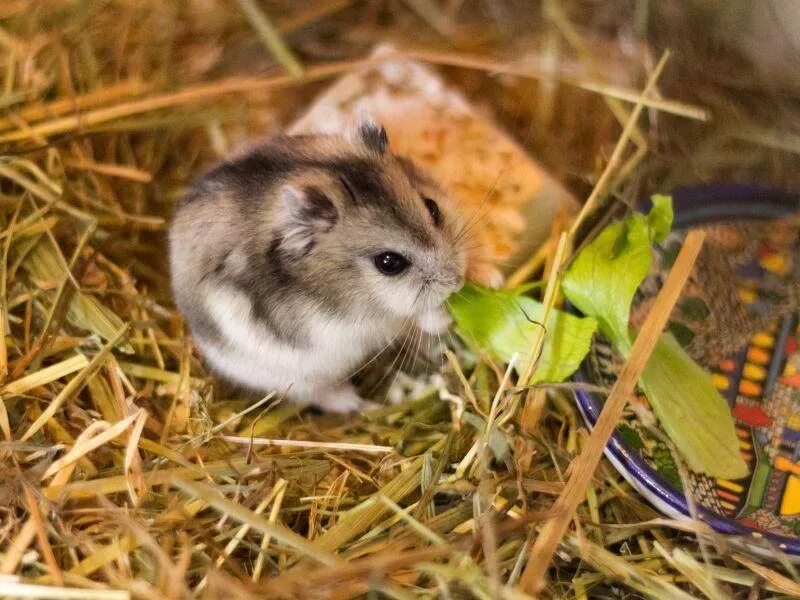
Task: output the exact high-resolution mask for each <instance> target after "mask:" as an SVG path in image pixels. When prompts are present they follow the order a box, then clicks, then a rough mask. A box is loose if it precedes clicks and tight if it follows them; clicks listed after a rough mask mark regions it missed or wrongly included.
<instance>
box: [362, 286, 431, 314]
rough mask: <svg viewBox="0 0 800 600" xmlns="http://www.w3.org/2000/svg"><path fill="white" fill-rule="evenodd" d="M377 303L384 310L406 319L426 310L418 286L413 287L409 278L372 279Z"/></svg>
mask: <svg viewBox="0 0 800 600" xmlns="http://www.w3.org/2000/svg"><path fill="white" fill-rule="evenodd" d="M371 287H372V289H373V290H374V293H375V295H376V297H377V299H378V301H379V302H380V303H381V304H382V305H383V306H385V307H386V310H387V311H388V312H389V313H391V314H394V315H398V316H401V317H406V316H409V315H416V314H419V313H420V312H421V311H422V310H424V309H425V308H426V306H423V303H424V301H425V299H424V298H422V297H421V294H420V284H417V285H414V282H413V280H412V279H411V278H410V277H407V276H406V277H403V276H400V277H385V276H378V277H376V278H374V281H373V282H372V285H371Z"/></svg>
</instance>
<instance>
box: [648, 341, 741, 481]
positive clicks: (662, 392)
mask: <svg viewBox="0 0 800 600" xmlns="http://www.w3.org/2000/svg"><path fill="white" fill-rule="evenodd" d="M639 384H640V385H641V388H642V391H643V392H644V394H645V396H647V399H648V400H649V402H650V405H651V406H652V407H653V412H655V414H656V416H657V417H658V420H659V422H660V423H661V426H662V427H663V428H664V431H665V432H666V434H667V436H669V439H670V440H672V443H674V444H675V447H676V448H678V450H679V451H680V453H681V455H682V456H683V458H684V459H685V460H686V464H687V465H689V468H690V469H692V470H693V471H697V472H701V473H707V474H709V475H712V476H714V477H722V478H725V479H740V478H742V477H746V476H747V473H748V469H747V464H746V463H745V462H744V460H742V457H741V455H740V454H739V440H738V439H737V437H736V431H735V430H734V425H733V419H732V418H731V411H730V409H729V408H728V403H727V402H725V399H724V398H723V397H722V396H720V394H719V392H717V389H716V388H715V387H714V385H713V384H712V383H711V378H710V377H709V375H708V373H707V372H706V371H704V370H703V369H702V368H701V367H700V365H698V364H697V363H696V362H695V361H694V360H692V357H691V356H689V355H688V354H687V353H686V351H685V350H684V349H683V348H682V347H681V345H680V344H679V343H678V341H677V340H676V339H675V338H674V337H673V336H672V335H671V334H669V333H665V334H664V335H662V336H661V338H660V339H659V340H658V343H657V344H656V347H655V349H654V350H653V354H652V355H651V356H650V360H649V361H648V362H647V366H646V367H645V370H644V373H642V377H641V379H640V380H639Z"/></svg>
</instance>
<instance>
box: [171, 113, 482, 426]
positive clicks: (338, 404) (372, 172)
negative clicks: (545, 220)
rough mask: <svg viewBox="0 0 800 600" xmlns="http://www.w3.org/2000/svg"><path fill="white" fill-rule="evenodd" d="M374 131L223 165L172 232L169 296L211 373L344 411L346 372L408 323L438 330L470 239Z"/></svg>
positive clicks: (442, 197) (280, 143)
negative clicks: (171, 295) (170, 289)
mask: <svg viewBox="0 0 800 600" xmlns="http://www.w3.org/2000/svg"><path fill="white" fill-rule="evenodd" d="M468 229H469V228H468V227H466V225H465V223H464V222H463V220H462V217H461V215H460V214H459V211H458V208H457V206H456V205H455V203H454V202H453V200H451V199H450V198H448V196H447V195H446V194H445V193H444V192H443V191H442V189H441V188H440V187H439V186H437V184H436V183H435V182H434V181H433V180H431V179H430V178H429V177H428V176H426V175H425V174H424V173H423V172H422V171H420V170H419V169H418V168H417V167H416V166H415V165H414V164H412V163H411V162H410V161H409V160H407V159H405V158H402V157H399V156H395V155H394V154H393V153H392V152H391V149H390V148H389V141H388V139H387V135H386V131H385V130H384V129H383V127H381V126H379V125H377V124H375V123H373V122H371V121H365V122H362V123H361V124H360V125H358V126H356V127H354V128H353V130H352V131H350V132H347V133H345V134H343V135H310V136H309V135H305V136H294V137H288V136H287V137H279V138H276V139H273V140H271V141H267V142H265V143H263V144H260V145H257V146H255V147H254V148H252V149H250V150H248V151H246V152H244V153H241V154H239V155H238V156H235V157H233V158H231V159H229V160H227V161H224V162H222V163H221V164H219V165H218V166H216V167H215V168H213V169H212V170H211V171H210V172H208V173H207V174H205V175H204V176H202V177H201V178H200V179H199V180H198V181H197V182H196V183H195V184H194V186H193V187H192V188H191V189H190V191H189V192H188V194H187V195H186V196H185V197H184V198H183V199H182V200H181V202H180V204H179V206H178V208H177V211H176V214H175V216H174V219H173V222H172V225H171V228H170V264H171V278H172V287H173V293H174V298H175V301H176V303H177V306H178V308H179V309H180V311H181V312H182V313H183V315H184V317H185V319H186V321H187V323H188V325H189V328H190V330H191V333H192V335H193V337H194V340H195V342H196V344H197V346H198V347H199V349H200V351H201V353H202V355H203V356H204V358H205V361H206V363H207V364H208V365H209V366H210V367H211V370H212V371H214V372H216V373H218V374H219V375H221V376H223V377H224V378H226V379H228V380H230V381H231V382H233V383H236V384H240V385H242V386H244V387H247V388H250V389H253V390H258V391H268V390H276V391H277V392H279V393H285V394H286V395H287V397H288V398H289V399H291V400H293V401H295V402H297V403H300V404H313V405H316V406H317V407H320V408H321V409H323V410H326V411H331V412H351V411H355V410H358V409H359V408H360V407H361V406H362V402H363V401H362V400H361V398H360V397H359V396H358V394H357V392H356V391H355V389H354V388H353V387H352V386H351V385H350V384H349V378H350V376H351V375H352V374H353V373H354V372H355V371H357V370H358V369H359V368H360V367H361V366H363V364H364V363H365V362H367V361H368V360H369V359H371V358H372V357H373V356H374V355H376V354H377V353H379V352H380V351H381V350H382V349H385V348H386V347H387V345H389V344H391V343H392V341H393V340H395V339H397V338H398V337H400V336H402V335H405V334H407V332H408V330H409V329H410V328H411V327H419V328H420V329H422V330H423V331H426V332H430V333H435V332H437V331H441V330H442V329H444V328H446V327H447V325H448V322H449V320H448V318H447V316H446V314H445V313H444V311H443V310H442V305H443V303H444V301H445V300H446V298H447V297H448V296H449V295H450V294H451V293H453V292H455V291H457V290H458V289H460V288H461V287H462V285H463V283H464V274H465V270H466V263H467V254H468V250H469V242H468V240H467V230H468Z"/></svg>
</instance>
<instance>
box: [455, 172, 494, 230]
mask: <svg viewBox="0 0 800 600" xmlns="http://www.w3.org/2000/svg"><path fill="white" fill-rule="evenodd" d="M502 176H503V171H500V172H499V173H498V174H497V177H495V178H494V181H493V182H492V186H491V187H490V188H489V189H488V190H486V193H485V194H484V195H483V198H481V201H480V202H479V203H478V206H476V207H475V209H474V210H473V214H472V215H471V216H470V217H468V218H467V221H466V224H465V225H464V226H463V227H462V228H461V231H460V232H458V233H457V234H456V236H455V242H458V240H459V239H460V238H461V236H462V235H464V234H465V233H466V230H468V227H472V226H474V224H475V223H477V222H479V220H480V216H481V214H480V211H481V209H482V208H483V207H484V205H485V204H486V201H487V200H488V199H489V197H490V196H491V195H492V194H493V193H494V191H495V190H496V189H497V186H498V184H499V183H500V178H501V177H502ZM489 208H491V207H487V211H486V212H488V209H489Z"/></svg>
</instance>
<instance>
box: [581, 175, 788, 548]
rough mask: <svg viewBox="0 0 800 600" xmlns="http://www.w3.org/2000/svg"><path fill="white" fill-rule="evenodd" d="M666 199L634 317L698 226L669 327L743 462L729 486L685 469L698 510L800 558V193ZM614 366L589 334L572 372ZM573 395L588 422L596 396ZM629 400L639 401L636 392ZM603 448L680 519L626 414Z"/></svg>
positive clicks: (743, 190)
mask: <svg viewBox="0 0 800 600" xmlns="http://www.w3.org/2000/svg"><path fill="white" fill-rule="evenodd" d="M673 202H674V207H675V226H674V232H673V234H671V235H670V236H669V237H668V239H667V240H666V241H665V242H664V243H663V244H662V245H661V246H659V247H658V248H657V251H656V259H655V260H654V266H653V269H652V271H651V274H650V276H649V277H648V278H647V280H646V281H645V283H644V284H643V285H642V287H641V289H640V292H639V294H638V295H637V298H636V301H635V303H634V304H635V306H634V310H633V312H632V321H633V322H634V324H637V321H638V322H641V320H642V319H643V318H644V316H645V315H646V314H647V311H648V309H649V304H650V302H651V301H652V298H653V297H654V296H655V294H656V293H657V291H658V289H659V288H660V285H661V283H662V282H663V279H664V277H665V275H666V273H667V272H668V270H669V267H670V266H671V262H672V260H674V258H675V256H676V255H677V251H678V249H679V248H680V244H681V241H682V238H683V237H684V236H685V233H686V231H687V230H688V229H691V228H694V227H703V228H704V229H705V230H706V232H707V238H706V246H705V248H704V250H703V253H702V254H701V257H700V259H699V261H698V264H697V265H696V267H695V271H694V273H693V274H692V277H691V279H690V282H689V284H688V285H687V286H686V288H685V289H684V292H683V295H682V297H681V299H680V300H679V302H678V305H677V307H676V309H675V311H674V312H673V314H672V315H671V317H670V323H669V329H670V331H671V332H672V333H673V334H674V335H675V337H676V338H677V339H678V341H679V342H681V344H682V345H683V346H684V347H685V348H686V350H687V351H688V352H689V353H690V354H691V355H692V356H693V357H694V358H695V360H697V361H698V362H699V363H700V364H702V365H704V366H705V367H706V368H707V369H708V370H709V371H710V372H711V374H712V375H711V376H712V379H713V382H714V384H715V385H716V387H717V389H718V390H719V391H720V393H721V394H722V395H723V396H724V397H725V398H726V400H727V401H728V403H729V404H730V406H731V411H732V414H733V417H734V420H735V424H736V432H737V435H738V436H739V440H740V451H741V453H742V457H743V458H744V459H745V460H746V461H747V463H748V465H749V466H750V474H749V475H748V477H746V478H744V479H741V480H737V481H728V480H723V479H714V478H711V477H708V476H705V475H703V474H698V473H689V478H688V482H689V486H690V492H691V496H692V498H693V499H694V500H695V504H696V506H697V515H698V517H700V518H701V519H702V520H704V521H706V522H707V523H708V524H709V525H711V526H712V527H713V528H714V529H715V530H717V531H719V532H721V533H726V534H735V535H739V536H746V537H747V539H746V540H745V541H746V545H747V546H748V547H749V548H751V549H753V550H756V551H758V550H759V549H761V550H762V551H769V550H770V549H773V548H778V549H780V550H782V551H784V552H785V553H787V554H790V555H794V556H796V557H800V318H798V316H799V313H798V306H800V218H798V216H800V195H798V194H794V193H789V192H785V191H781V190H775V189H769V188H763V187H756V186H740V185H732V186H731V185H722V186H720V185H715V186H700V187H695V188H688V189H683V190H677V191H676V192H675V193H674V194H673ZM620 366H621V362H620V358H619V357H618V356H616V355H615V353H614V352H613V351H612V349H611V348H610V346H609V345H608V343H607V342H605V341H603V340H597V341H596V342H595V344H594V345H593V348H592V351H591V353H590V355H589V357H588V358H587V360H586V361H585V362H584V365H583V367H582V369H581V372H580V374H579V376H578V379H579V380H581V381H584V382H591V383H596V384H600V385H604V386H607V387H608V386H611V385H613V383H614V380H615V379H616V374H617V371H618V369H619V367H620ZM575 395H576V399H577V402H578V406H579V408H580V410H581V412H582V414H583V416H584V418H585V420H586V421H587V422H588V424H589V425H590V426H594V423H595V422H596V420H597V418H598V416H599V413H600V410H601V409H602V403H603V401H604V398H603V396H602V395H598V394H592V393H590V392H587V391H585V390H578V391H576V393H575ZM638 402H640V403H642V404H644V405H645V406H646V405H647V400H646V399H645V398H644V397H643V396H640V397H639V398H638ZM606 455H607V456H608V458H609V459H610V460H611V462H612V463H613V464H614V465H615V466H616V468H617V469H618V470H619V471H620V472H621V473H622V474H623V475H624V476H625V477H626V479H627V480H628V481H629V482H630V483H631V484H632V485H633V486H634V487H635V488H636V489H637V490H638V491H639V492H640V493H642V494H643V495H644V496H645V497H646V498H647V499H648V500H649V501H650V502H651V503H652V504H653V505H654V506H655V507H656V508H657V509H659V510H661V511H662V512H664V513H666V514H668V515H670V516H673V517H679V518H680V517H687V516H688V515H689V508H688V506H687V502H686V497H685V494H684V489H683V484H682V482H681V478H680V476H679V471H678V467H677V465H676V464H675V462H674V458H673V455H672V453H671V451H670V450H669V448H668V447H667V446H666V444H664V442H663V441H661V439H659V435H658V434H657V433H656V434H654V433H652V432H651V431H650V430H648V429H647V428H646V427H645V426H644V425H643V424H642V423H641V422H640V421H639V420H638V419H637V417H636V414H635V412H634V411H633V410H630V409H628V410H626V412H625V415H624V417H623V421H622V422H621V423H620V424H619V426H618V428H617V432H616V433H615V435H614V436H613V437H612V439H611V441H610V442H609V444H608V446H607V447H606Z"/></svg>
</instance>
